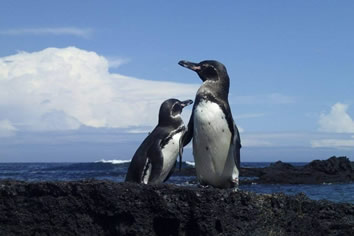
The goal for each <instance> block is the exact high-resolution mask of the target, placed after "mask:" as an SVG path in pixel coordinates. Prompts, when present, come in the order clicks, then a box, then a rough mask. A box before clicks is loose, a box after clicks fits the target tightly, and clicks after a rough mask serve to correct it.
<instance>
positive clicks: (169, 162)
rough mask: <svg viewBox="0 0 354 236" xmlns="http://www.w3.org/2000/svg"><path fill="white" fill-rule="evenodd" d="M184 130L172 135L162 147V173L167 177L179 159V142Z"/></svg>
mask: <svg viewBox="0 0 354 236" xmlns="http://www.w3.org/2000/svg"><path fill="white" fill-rule="evenodd" d="M181 137H182V132H179V133H177V134H175V135H173V136H172V138H171V139H170V140H169V141H168V143H167V144H166V145H165V146H164V147H163V148H162V156H163V166H162V173H161V175H162V176H163V178H165V177H166V176H167V175H168V173H169V172H170V170H171V168H172V167H173V165H174V164H175V162H176V160H177V156H178V153H179V142H180V139H181Z"/></svg>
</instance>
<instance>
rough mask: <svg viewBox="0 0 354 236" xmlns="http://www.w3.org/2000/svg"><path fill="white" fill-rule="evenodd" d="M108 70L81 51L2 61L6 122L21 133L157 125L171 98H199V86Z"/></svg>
mask: <svg viewBox="0 0 354 236" xmlns="http://www.w3.org/2000/svg"><path fill="white" fill-rule="evenodd" d="M108 68H109V62H108V60H107V59H106V58H104V57H102V56H99V55H97V54H96V53H95V52H89V51H85V50H81V49H78V48H75V47H69V48H63V49H59V48H47V49H45V50H42V51H38V52H33V53H27V52H20V53H17V54H15V55H11V56H7V57H2V58H0V114H2V118H1V119H6V120H8V121H9V122H10V123H11V124H12V126H13V127H14V128H16V129H23V130H41V131H43V130H70V129H77V128H79V127H80V125H86V126H91V127H114V128H126V127H131V126H153V125H155V124H156V122H157V117H158V110H159V107H160V104H161V103H162V102H163V101H164V100H165V99H168V98H170V97H175V98H178V99H181V100H182V99H189V98H192V99H193V98H194V95H195V92H196V90H197V89H198V87H199V85H188V84H180V83H172V82H158V81H149V80H142V79H137V78H132V77H128V76H123V75H120V74H112V73H110V72H109V70H108Z"/></svg>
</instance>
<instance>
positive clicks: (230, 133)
mask: <svg viewBox="0 0 354 236" xmlns="http://www.w3.org/2000/svg"><path fill="white" fill-rule="evenodd" d="M178 64H179V65H181V66H183V67H186V68H188V69H191V70H193V71H195V72H197V74H198V75H199V77H200V78H201V80H202V81H203V84H202V85H201V86H200V88H199V89H198V92H197V95H196V98H195V102H194V106H193V112H192V115H191V118H190V121H189V124H188V130H187V132H186V133H185V135H184V137H183V145H187V144H188V143H189V142H190V141H191V139H192V138H193V155H194V160H195V168H196V172H197V178H198V180H199V182H200V184H201V185H211V186H214V187H217V188H233V187H237V186H238V176H239V167H240V149H241V139H240V134H239V132H238V129H237V127H236V125H235V122H234V120H233V118H232V114H231V109H230V105H229V102H228V95H229V87H230V79H229V76H228V74H227V71H226V68H225V66H224V65H223V64H221V63H220V62H218V61H211V60H208V61H202V62H200V63H193V62H188V61H180V62H179V63H178Z"/></svg>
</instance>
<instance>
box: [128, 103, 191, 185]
mask: <svg viewBox="0 0 354 236" xmlns="http://www.w3.org/2000/svg"><path fill="white" fill-rule="evenodd" d="M192 103H193V101H192V100H186V101H182V102H181V101H179V100H177V99H168V100H166V101H164V102H163V103H162V104H161V107H160V111H159V121H158V125H157V126H156V127H155V129H154V130H153V131H152V132H151V133H150V134H149V135H148V137H146V138H145V140H144V141H143V143H142V144H141V145H140V146H139V148H138V149H137V150H136V152H135V154H134V156H133V158H132V161H131V163H130V165H129V168H128V173H127V175H126V178H125V181H126V182H127V181H128V182H137V183H144V184H153V183H162V182H164V181H166V180H167V179H168V178H169V177H170V176H171V174H172V173H173V171H174V169H175V164H176V160H177V156H178V155H179V156H180V168H181V160H182V151H183V144H182V137H183V135H184V133H185V130H186V128H185V126H184V123H183V120H182V118H181V113H182V109H183V108H184V107H186V106H188V105H190V104H192Z"/></svg>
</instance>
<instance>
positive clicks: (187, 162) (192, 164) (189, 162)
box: [186, 161, 195, 166]
mask: <svg viewBox="0 0 354 236" xmlns="http://www.w3.org/2000/svg"><path fill="white" fill-rule="evenodd" d="M186 164H187V165H190V166H195V162H193V161H186Z"/></svg>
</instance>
